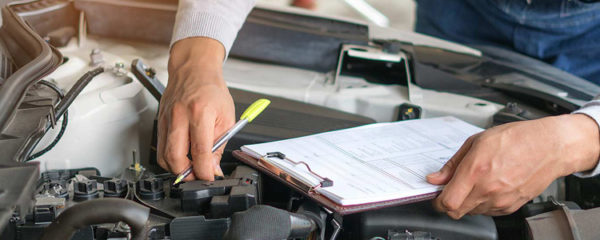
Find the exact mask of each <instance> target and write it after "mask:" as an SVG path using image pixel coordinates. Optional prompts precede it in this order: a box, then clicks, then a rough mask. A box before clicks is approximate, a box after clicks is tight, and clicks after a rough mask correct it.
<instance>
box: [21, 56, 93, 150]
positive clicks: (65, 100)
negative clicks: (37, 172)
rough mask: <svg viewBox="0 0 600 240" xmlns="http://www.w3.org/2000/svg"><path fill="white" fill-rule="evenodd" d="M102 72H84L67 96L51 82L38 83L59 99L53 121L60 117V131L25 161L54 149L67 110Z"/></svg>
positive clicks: (64, 122) (66, 115)
mask: <svg viewBox="0 0 600 240" xmlns="http://www.w3.org/2000/svg"><path fill="white" fill-rule="evenodd" d="M103 72H104V68H102V67H98V68H96V69H94V70H91V71H88V72H86V73H85V74H84V75H83V76H81V77H80V78H79V79H78V80H77V82H75V84H74V85H73V87H71V89H70V90H69V92H67V94H63V92H62V90H60V88H58V87H57V86H56V85H54V84H53V83H51V82H48V81H45V80H42V81H40V83H41V84H43V85H46V86H48V87H50V88H51V89H52V90H54V91H56V92H57V93H58V95H59V97H60V102H59V103H58V105H57V106H56V109H55V114H54V116H55V119H54V120H55V121H58V119H60V118H61V117H62V118H63V121H62V124H61V128H60V131H59V132H58V135H57V136H56V137H55V138H54V140H53V141H52V142H51V143H50V144H49V145H48V146H46V147H45V148H44V149H42V150H40V151H39V152H36V153H34V154H31V155H29V157H28V158H27V160H26V161H31V160H34V159H36V158H38V157H40V156H42V155H44V154H45V153H47V152H48V151H50V150H52V148H54V146H56V144H57V143H58V142H59V141H60V139H61V138H62V136H63V134H64V133H65V130H66V127H67V124H68V122H69V121H68V119H69V113H68V111H67V109H68V108H69V106H70V105H71V104H72V103H73V101H75V98H77V96H78V95H79V93H81V91H82V90H83V89H84V88H85V87H86V86H87V85H88V84H89V83H90V81H92V79H94V77H96V76H98V75H100V74H101V73H103Z"/></svg>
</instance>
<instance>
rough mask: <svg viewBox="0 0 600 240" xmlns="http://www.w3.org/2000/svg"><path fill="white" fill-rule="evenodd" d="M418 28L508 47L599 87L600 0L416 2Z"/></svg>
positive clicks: (458, 39) (446, 36) (461, 40)
mask: <svg viewBox="0 0 600 240" xmlns="http://www.w3.org/2000/svg"><path fill="white" fill-rule="evenodd" d="M415 30H416V31H417V32H420V33H424V34H428V35H432V36H436V37H439V38H443V39H448V40H451V41H455V42H459V43H467V44H483V45H493V46H499V47H503V48H508V49H511V50H514V51H517V52H520V53H523V54H525V55H528V56H531V57H534V58H538V59H541V60H543V61H545V62H547V63H549V64H552V65H554V66H555V67H558V68H560V69H562V70H565V71H567V72H570V73H573V74H575V75H577V76H579V77H581V78H584V79H586V80H588V81H591V82H594V83H596V84H599V85H600V3H584V2H582V1H579V0H531V1H529V3H528V1H526V0H417V23H416V27H415Z"/></svg>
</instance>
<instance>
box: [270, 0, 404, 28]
mask: <svg viewBox="0 0 600 240" xmlns="http://www.w3.org/2000/svg"><path fill="white" fill-rule="evenodd" d="M258 2H260V3H268V4H276V5H288V4H289V3H290V2H291V1H290V0H258ZM316 2H317V7H316V9H315V11H317V12H320V13H324V14H327V15H331V16H344V17H349V18H355V19H360V20H365V21H368V20H367V18H365V17H364V16H362V15H361V14H360V13H359V12H358V11H356V10H355V9H354V8H352V7H351V6H350V4H348V3H347V2H357V1H356V0H316ZM365 2H367V3H369V4H371V6H373V7H374V8H375V9H377V10H378V11H380V12H381V13H382V14H384V15H385V16H386V17H387V18H388V19H389V26H390V27H393V28H396V29H401V30H409V31H412V29H413V25H414V22H415V21H414V20H415V9H416V8H415V7H416V5H415V2H414V1H413V0H365Z"/></svg>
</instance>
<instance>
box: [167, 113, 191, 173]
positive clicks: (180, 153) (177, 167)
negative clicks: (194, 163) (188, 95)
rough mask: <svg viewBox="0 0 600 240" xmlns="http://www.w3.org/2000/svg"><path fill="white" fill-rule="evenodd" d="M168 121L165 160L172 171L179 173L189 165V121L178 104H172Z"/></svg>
mask: <svg viewBox="0 0 600 240" xmlns="http://www.w3.org/2000/svg"><path fill="white" fill-rule="evenodd" d="M170 120H171V121H170V122H169V123H168V132H167V134H166V135H167V136H166V143H165V154H164V156H165V160H166V163H167V164H168V165H169V168H170V170H171V172H172V173H175V174H180V173H182V172H183V171H185V169H187V168H188V167H189V166H190V160H189V158H188V157H187V153H188V148H189V133H188V129H189V127H188V126H189V121H188V118H187V114H186V113H185V111H184V110H183V109H182V108H181V107H178V106H173V108H171V113H170Z"/></svg>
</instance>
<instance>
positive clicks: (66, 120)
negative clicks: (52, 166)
mask: <svg viewBox="0 0 600 240" xmlns="http://www.w3.org/2000/svg"><path fill="white" fill-rule="evenodd" d="M39 84H42V85H45V86H47V87H49V88H50V89H52V90H54V91H55V92H56V93H57V94H58V96H59V98H60V100H61V101H62V99H63V98H64V97H65V94H64V93H63V91H62V90H61V89H60V88H58V87H57V86H56V85H55V84H54V83H51V82H49V81H46V80H41V81H40V82H39ZM55 117H56V121H58V120H59V119H60V118H61V117H62V119H63V120H62V124H61V126H60V131H59V132H58V134H57V135H56V137H54V140H52V142H51V143H50V144H48V146H46V147H45V148H44V149H42V150H40V151H38V152H36V153H33V154H31V155H29V157H28V158H27V160H26V161H31V160H34V159H36V158H38V157H40V156H42V155H44V154H46V153H47V152H49V151H50V150H52V148H54V146H56V144H58V142H59V141H60V139H61V138H62V136H63V135H64V133H65V130H66V129H67V125H68V124H69V112H68V111H65V113H64V114H63V115H62V116H58V115H55Z"/></svg>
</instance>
